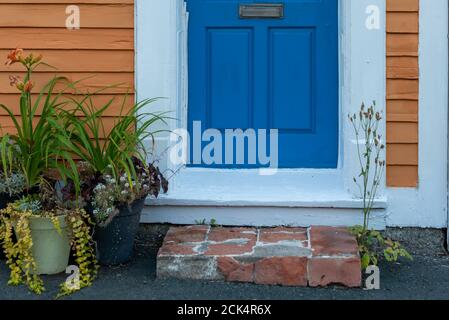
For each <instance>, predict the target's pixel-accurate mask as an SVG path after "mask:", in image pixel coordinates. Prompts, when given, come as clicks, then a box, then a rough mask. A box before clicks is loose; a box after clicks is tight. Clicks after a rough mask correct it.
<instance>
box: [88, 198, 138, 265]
mask: <svg viewBox="0 0 449 320" xmlns="http://www.w3.org/2000/svg"><path fill="white" fill-rule="evenodd" d="M144 204H145V198H143V199H140V200H136V201H134V202H133V203H132V204H131V205H130V206H127V205H126V206H122V207H120V208H119V210H120V213H119V214H118V215H117V216H116V217H114V219H112V221H111V223H109V224H108V225H107V226H106V227H104V228H102V227H100V226H97V227H96V228H95V233H94V239H95V242H96V243H97V259H98V261H99V262H100V264H102V265H109V266H113V265H119V264H124V263H127V262H129V261H130V260H131V258H132V256H133V249H134V239H135V238H136V235H137V232H138V230H139V224H140V216H141V213H142V210H143V206H144Z"/></svg>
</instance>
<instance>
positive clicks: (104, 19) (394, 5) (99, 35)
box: [0, 0, 431, 187]
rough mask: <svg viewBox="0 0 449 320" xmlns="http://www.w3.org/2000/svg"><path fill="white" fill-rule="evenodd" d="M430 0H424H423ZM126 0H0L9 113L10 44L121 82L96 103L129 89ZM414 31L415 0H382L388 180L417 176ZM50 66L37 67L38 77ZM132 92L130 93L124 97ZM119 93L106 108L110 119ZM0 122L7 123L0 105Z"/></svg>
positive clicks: (0, 47)
mask: <svg viewBox="0 0 449 320" xmlns="http://www.w3.org/2000/svg"><path fill="white" fill-rule="evenodd" d="M429 1H431V0H429ZM73 4H75V5H79V7H80V9H81V29H80V30H74V31H69V30H67V29H66V28H65V19H66V17H67V15H66V13H65V8H66V6H67V5H73ZM133 12H134V0H0V39H1V41H0V103H4V104H6V105H8V106H9V107H10V108H12V109H14V111H15V112H16V113H17V111H18V107H17V98H18V96H17V94H16V92H15V90H14V88H12V87H10V86H9V80H8V76H9V74H11V73H12V74H18V72H19V69H18V67H17V66H12V67H10V68H7V67H5V66H4V65H3V63H2V60H3V59H2V57H6V54H7V52H8V51H9V50H10V49H11V48H14V47H17V46H19V47H22V48H24V49H25V50H26V51H27V52H30V51H32V52H36V53H42V54H44V56H45V60H46V61H47V62H48V63H49V64H51V65H53V66H55V67H56V68H57V69H58V72H59V73H60V74H64V75H67V76H68V77H69V78H70V79H72V80H77V79H80V78H84V77H86V76H89V75H95V77H93V78H89V79H87V80H86V81H85V82H84V86H85V89H88V90H90V91H94V90H95V89H98V88H100V87H102V86H105V85H109V84H116V83H125V85H123V86H122V87H121V88H114V89H111V90H109V91H108V92H105V93H103V94H101V95H99V96H98V97H95V100H96V101H97V102H98V104H99V105H101V104H102V103H105V102H106V101H107V100H108V99H110V98H112V97H122V96H123V93H124V92H126V91H128V90H129V91H130V92H132V91H133V79H134V13H133ZM418 33H419V0H387V71H386V73H387V103H386V109H387V110H386V112H387V164H388V166H387V183H388V185H389V186H391V187H416V186H417V184H418V95H419V90H418V87H419V67H418V38H419V37H418ZM52 74H54V71H53V70H52V69H50V68H42V69H41V70H40V71H39V73H38V74H36V78H35V79H36V81H37V82H38V87H39V85H42V83H44V81H46V80H48V79H49V78H50V77H51V76H52ZM132 99H133V96H131V97H130V100H131V101H132ZM119 111H120V104H119V101H118V102H117V103H116V104H114V106H113V107H112V108H111V109H110V110H108V113H107V115H108V116H110V117H111V119H109V120H107V122H108V123H109V122H110V121H112V119H113V116H115V115H117V114H118V113H119ZM0 124H2V126H8V125H10V122H9V121H8V120H7V118H6V117H5V113H4V112H3V111H0Z"/></svg>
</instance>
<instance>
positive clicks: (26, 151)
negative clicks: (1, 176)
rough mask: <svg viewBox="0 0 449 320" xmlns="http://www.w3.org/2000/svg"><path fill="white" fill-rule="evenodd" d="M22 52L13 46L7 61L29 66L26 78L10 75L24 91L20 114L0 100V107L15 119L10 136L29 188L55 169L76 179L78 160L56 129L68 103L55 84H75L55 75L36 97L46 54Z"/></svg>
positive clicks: (15, 155) (13, 81)
mask: <svg viewBox="0 0 449 320" xmlns="http://www.w3.org/2000/svg"><path fill="white" fill-rule="evenodd" d="M22 53H23V50H20V49H16V50H13V51H12V52H11V53H10V54H9V55H8V61H7V64H13V63H20V64H22V66H23V67H24V68H25V70H26V73H25V78H24V79H23V80H21V79H20V78H19V77H14V76H11V77H10V80H11V85H12V86H16V87H17V89H18V90H19V91H20V100H19V114H18V115H16V114H15V113H14V112H13V110H12V109H10V108H8V107H7V106H5V105H3V104H0V108H1V109H3V110H4V111H6V113H7V114H8V116H9V118H10V119H11V121H12V123H13V127H14V131H15V133H13V134H10V136H9V140H10V143H12V144H13V145H14V148H12V149H10V150H13V151H14V157H15V160H16V162H17V167H18V170H19V171H20V172H22V173H23V175H24V176H25V179H26V185H27V188H28V189H32V188H33V187H35V186H37V185H39V184H40V182H41V180H42V177H43V176H44V174H45V173H46V172H47V171H48V170H52V169H54V170H56V171H57V172H59V174H60V175H61V177H62V178H63V179H65V178H67V177H70V178H72V179H73V180H75V181H76V180H78V179H77V171H76V165H75V162H74V161H73V160H72V157H71V155H70V154H69V153H68V152H67V151H66V150H65V149H64V148H62V145H61V144H60V139H58V134H60V131H59V130H56V129H55V128H56V127H57V126H58V123H60V118H59V111H60V110H61V109H62V108H63V107H64V106H65V104H66V102H65V100H64V99H63V98H62V97H63V92H64V90H58V91H57V93H56V90H55V88H56V86H57V85H59V84H63V85H65V87H67V86H71V84H70V83H69V82H68V80H67V79H66V78H64V77H58V76H55V77H54V78H53V79H51V80H50V81H49V82H48V83H47V84H45V85H44V86H43V88H42V90H40V92H39V94H38V96H37V98H36V99H35V100H34V101H33V99H32V95H31V91H32V89H33V87H34V82H33V81H32V75H33V72H34V71H35V69H36V68H37V67H39V66H41V65H47V64H45V63H44V62H42V56H38V57H34V56H33V54H30V55H28V56H27V57H25V58H23V57H22ZM38 111H40V114H39V113H38ZM2 143H6V142H5V141H3V142H2ZM8 143H9V142H8ZM3 162H4V161H3Z"/></svg>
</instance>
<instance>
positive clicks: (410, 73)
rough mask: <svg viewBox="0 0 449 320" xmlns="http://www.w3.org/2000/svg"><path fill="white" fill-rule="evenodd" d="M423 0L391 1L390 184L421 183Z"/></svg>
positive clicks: (389, 2) (389, 52) (388, 38)
mask: <svg viewBox="0 0 449 320" xmlns="http://www.w3.org/2000/svg"><path fill="white" fill-rule="evenodd" d="M418 44H419V0H387V184H388V186H390V187H416V186H417V185H418V98H419V66H418Z"/></svg>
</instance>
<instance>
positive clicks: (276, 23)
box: [187, 0, 339, 168]
mask: <svg viewBox="0 0 449 320" xmlns="http://www.w3.org/2000/svg"><path fill="white" fill-rule="evenodd" d="M259 2H260V1H257V0H253V1H248V0H245V1H235V0H188V2H187V4H188V11H189V14H190V16H189V21H190V22H189V105H188V109H189V112H188V122H189V129H190V130H191V131H192V123H193V121H201V122H202V129H203V130H204V129H208V128H214V129H219V130H222V131H223V130H224V129H243V130H246V129H248V128H254V129H268V130H269V129H278V130H279V167H280V168H336V166H337V162H338V105H339V103H338V101H339V99H338V0H303V1H301V0H283V1H270V3H283V4H284V17H283V18H282V19H241V18H240V17H239V5H240V4H251V3H259ZM223 148H224V146H223ZM223 154H224V150H223ZM223 158H224V155H223ZM201 166H204V167H211V166H210V165H209V166H206V165H204V164H202V165H201ZM212 167H230V168H248V167H254V165H251V164H243V165H233V166H220V165H212ZM255 167H257V165H255Z"/></svg>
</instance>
